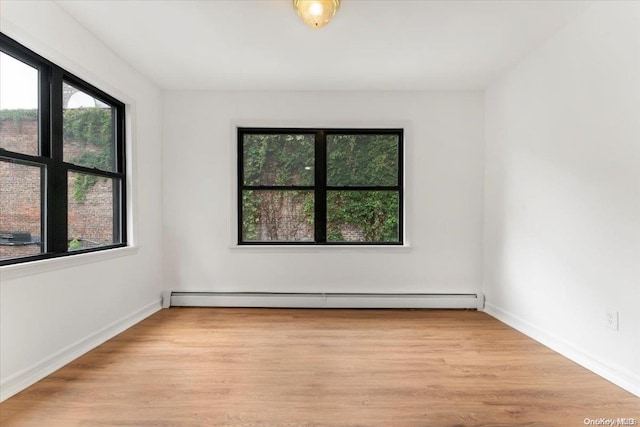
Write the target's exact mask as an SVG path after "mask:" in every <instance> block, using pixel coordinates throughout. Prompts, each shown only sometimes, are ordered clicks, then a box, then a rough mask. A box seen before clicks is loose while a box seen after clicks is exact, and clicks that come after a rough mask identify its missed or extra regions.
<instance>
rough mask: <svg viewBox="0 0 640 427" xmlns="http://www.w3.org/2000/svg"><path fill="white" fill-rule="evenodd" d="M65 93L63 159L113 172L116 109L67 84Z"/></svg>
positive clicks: (64, 86) (64, 87)
mask: <svg viewBox="0 0 640 427" xmlns="http://www.w3.org/2000/svg"><path fill="white" fill-rule="evenodd" d="M62 94H63V95H62V96H63V105H64V113H63V114H64V116H63V123H62V126H63V159H64V161H65V162H69V163H73V164H76V165H79V166H86V167H88V168H98V169H101V170H106V171H114V170H115V163H114V155H113V153H114V151H115V108H113V107H111V106H110V105H107V104H105V103H104V102H102V101H100V100H98V99H96V98H94V97H93V96H91V95H88V94H86V93H84V92H83V91H81V90H79V89H76V88H75V87H73V86H71V85H70V84H67V83H64V84H63V86H62Z"/></svg>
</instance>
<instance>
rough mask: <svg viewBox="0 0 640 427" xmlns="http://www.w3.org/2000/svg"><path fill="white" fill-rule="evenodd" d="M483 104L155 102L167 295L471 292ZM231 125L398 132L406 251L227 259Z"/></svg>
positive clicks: (230, 252) (366, 99)
mask: <svg viewBox="0 0 640 427" xmlns="http://www.w3.org/2000/svg"><path fill="white" fill-rule="evenodd" d="M483 104H484V100H483V95H482V93H480V92H428V93H427V92H425V93H413V92H411V93H409V92H395V93H392V92H321V93H319V92H289V93H283V92H168V93H165V95H164V128H163V137H164V151H163V153H164V154H163V173H164V178H165V181H164V188H163V204H164V207H163V214H164V216H163V221H164V236H165V241H164V243H165V257H166V260H167V261H170V262H167V263H166V264H165V265H166V278H167V287H168V288H169V289H171V290H174V291H175V290H182V291H261V292H407V293H408V292H433V293H476V292H479V291H480V286H481V268H482V254H481V252H482V203H483V197H482V194H483V162H484V160H483V152H484V151H483V150H484V147H483V138H484V125H483V122H484V111H483ZM236 125H240V126H300V127H305V126H333V127H349V126H367V125H368V126H383V127H384V126H386V125H390V126H399V125H400V126H405V127H406V131H405V143H406V181H405V186H406V199H407V206H406V215H407V218H406V228H407V232H408V234H407V237H408V239H407V240H408V241H409V242H410V245H411V248H410V249H393V248H391V249H369V250H367V249H363V248H353V249H338V248H321V249H317V248H316V249H313V248H311V249H309V248H306V249H294V250H288V251H282V250H272V249H265V250H262V251H260V250H252V249H232V248H231V246H232V245H234V244H235V243H236V242H235V240H234V239H235V230H234V224H235V220H234V218H235V215H236V212H235V207H236V202H235V200H236V198H235V197H236V196H235V179H236V175H235V173H236V157H235V145H234V144H235V139H236V133H235V129H234V126H236Z"/></svg>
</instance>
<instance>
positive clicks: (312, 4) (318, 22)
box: [293, 0, 340, 28]
mask: <svg viewBox="0 0 640 427" xmlns="http://www.w3.org/2000/svg"><path fill="white" fill-rule="evenodd" d="M339 7H340V0H293V8H294V9H295V10H296V12H297V13H298V15H299V16H300V18H302V21H303V22H304V23H305V24H307V25H308V26H310V27H311V28H322V27H324V26H325V25H327V24H328V23H329V21H330V20H331V18H333V16H334V15H335V14H336V12H337V10H338V8H339Z"/></svg>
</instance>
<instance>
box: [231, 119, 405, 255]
mask: <svg viewBox="0 0 640 427" xmlns="http://www.w3.org/2000/svg"><path fill="white" fill-rule="evenodd" d="M247 134H258V135H269V134H271V135H281V134H297V135H300V134H306V135H309V134H311V135H314V136H315V150H314V152H315V158H314V173H315V175H314V184H313V185H246V184H245V183H244V150H243V147H244V146H243V143H244V135H247ZM332 134H333V135H396V136H398V182H397V184H396V185H394V186H346V185H343V186H330V185H328V184H327V136H329V135H332ZM246 190H307V191H313V193H314V238H315V239H314V240H313V241H244V240H243V239H242V237H243V230H242V227H243V224H242V218H243V212H242V211H243V203H242V192H243V191H246ZM340 190H344V191H393V192H397V194H398V241H393V242H384V241H382V242H377V241H376V242H355V241H339V242H334V241H327V191H340ZM404 228H405V224H404V129H402V128H362V129H361V128H271V127H267V128H265V127H237V244H238V245H239V246H245V245H246V246H403V245H404Z"/></svg>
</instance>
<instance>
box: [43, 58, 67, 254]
mask: <svg viewBox="0 0 640 427" xmlns="http://www.w3.org/2000/svg"><path fill="white" fill-rule="evenodd" d="M62 78H63V73H62V70H60V69H57V68H54V69H53V71H52V77H51V85H50V90H51V93H50V101H49V102H50V106H51V107H50V108H51V110H50V120H51V125H50V141H49V144H50V150H51V158H52V159H53V162H51V167H50V170H49V171H48V176H47V178H48V179H47V212H48V215H47V241H48V252H55V253H64V252H67V249H68V243H67V222H68V221H67V191H68V190H67V170H66V168H65V167H64V163H63V161H62V159H63V152H62V138H63V128H62V121H63V105H62Z"/></svg>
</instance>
